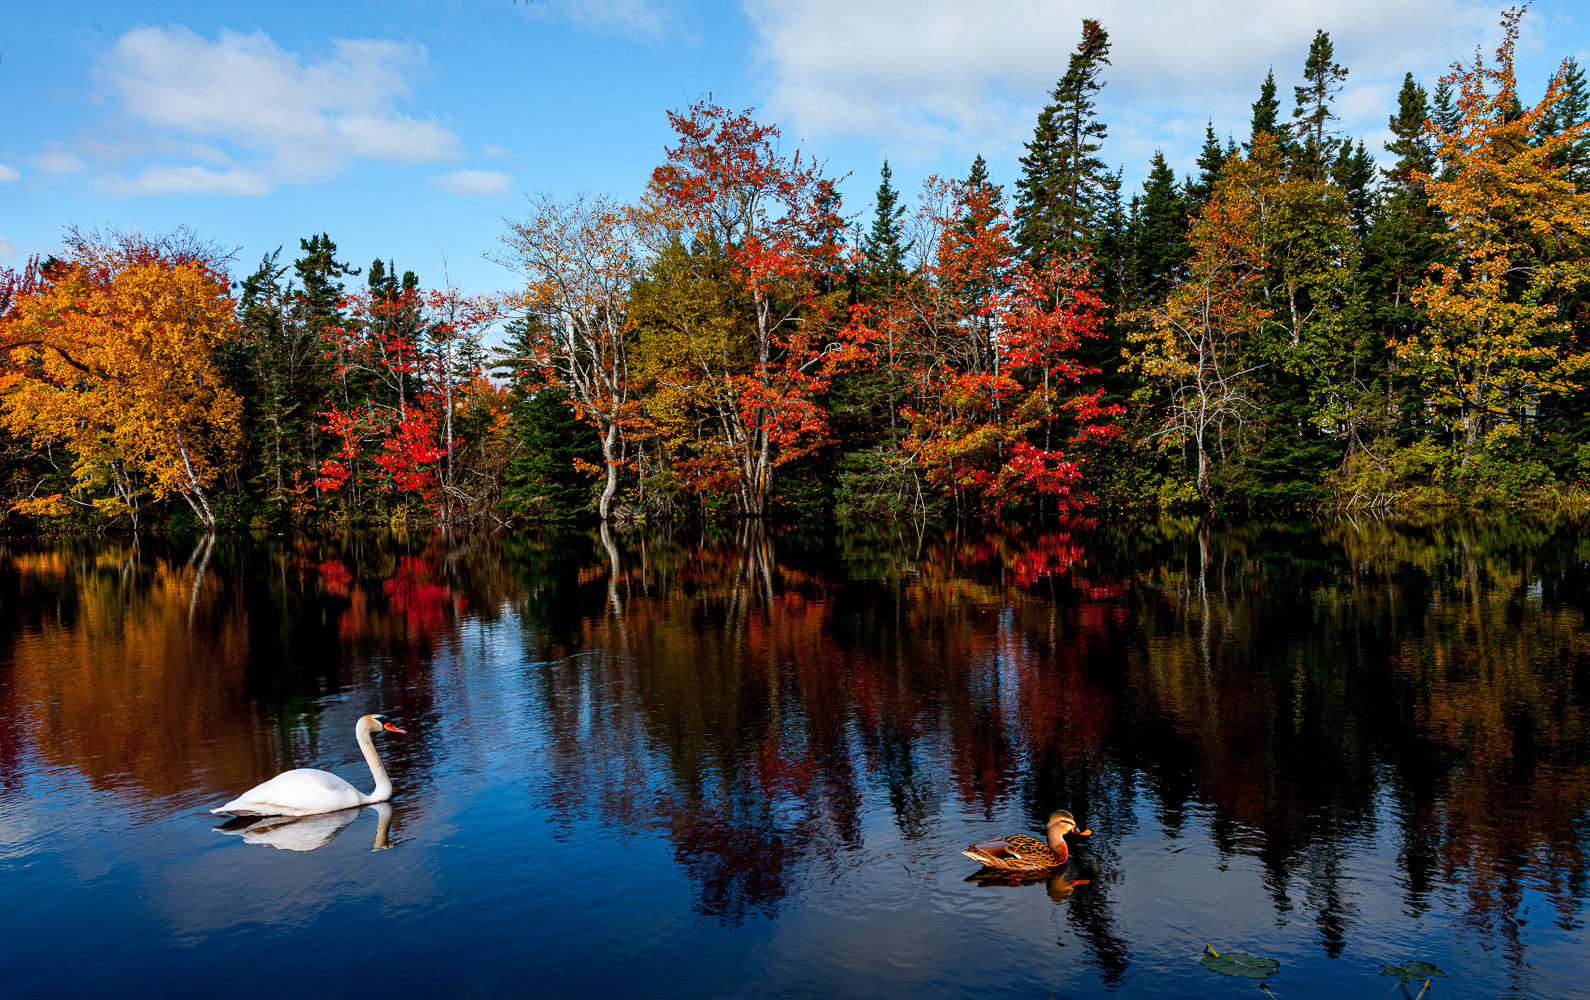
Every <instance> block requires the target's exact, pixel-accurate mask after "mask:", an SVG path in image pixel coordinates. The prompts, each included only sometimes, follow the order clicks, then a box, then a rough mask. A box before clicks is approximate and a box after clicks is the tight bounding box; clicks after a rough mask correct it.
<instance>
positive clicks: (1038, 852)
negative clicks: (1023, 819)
mask: <svg viewBox="0 0 1590 1000" xmlns="http://www.w3.org/2000/svg"><path fill="white" fill-rule="evenodd" d="M1005 844H1006V845H1007V846H1008V847H1009V849H1010V850H1012V851H1015V852H1016V853H1017V854H1019V855H1021V859H1022V860H1023V861H1030V862H1033V863H1034V864H1041V865H1052V864H1055V863H1056V861H1057V859H1056V858H1055V855H1054V852H1053V851H1051V850H1049V845H1048V844H1046V843H1044V842H1043V841H1041V840H1039V839H1038V838H1036V837H1029V836H1027V835H1026V834H1025V833H1018V834H1014V835H1013V836H1009V837H1006V838H1005Z"/></svg>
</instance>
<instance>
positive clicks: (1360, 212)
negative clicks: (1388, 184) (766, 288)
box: [1331, 140, 1375, 238]
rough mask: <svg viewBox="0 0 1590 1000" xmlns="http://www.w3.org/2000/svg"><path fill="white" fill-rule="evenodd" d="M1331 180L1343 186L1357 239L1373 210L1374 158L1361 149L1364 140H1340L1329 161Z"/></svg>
mask: <svg viewBox="0 0 1590 1000" xmlns="http://www.w3.org/2000/svg"><path fill="white" fill-rule="evenodd" d="M1331 180H1333V181H1335V182H1336V186H1337V187H1339V188H1341V189H1342V194H1343V195H1345V196H1346V198H1347V214H1348V215H1349V216H1350V217H1351V218H1352V220H1353V228H1354V229H1356V230H1357V231H1358V235H1359V237H1360V238H1362V237H1363V235H1364V234H1365V233H1367V232H1368V231H1369V222H1370V219H1371V217H1372V216H1373V214H1374V209H1375V189H1374V187H1373V186H1372V185H1373V184H1374V180H1375V160H1374V157H1372V156H1370V155H1369V153H1368V151H1367V150H1365V149H1364V143H1363V140H1359V142H1358V145H1357V146H1353V145H1352V144H1350V143H1345V142H1344V143H1342V148H1341V153H1340V155H1338V156H1337V157H1336V162H1335V163H1333V164H1331Z"/></svg>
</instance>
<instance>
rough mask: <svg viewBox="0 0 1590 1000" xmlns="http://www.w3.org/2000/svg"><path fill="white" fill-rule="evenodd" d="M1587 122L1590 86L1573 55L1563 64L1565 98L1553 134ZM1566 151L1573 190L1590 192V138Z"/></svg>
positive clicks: (1555, 117) (1554, 118)
mask: <svg viewBox="0 0 1590 1000" xmlns="http://www.w3.org/2000/svg"><path fill="white" fill-rule="evenodd" d="M1586 120H1590V86H1587V85H1586V83H1585V74H1584V70H1583V69H1581V68H1580V67H1579V61H1578V60H1577V59H1574V58H1572V57H1571V56H1570V57H1569V58H1568V60H1567V61H1566V62H1564V63H1563V86H1562V96H1561V97H1560V98H1559V99H1558V101H1557V107H1556V109H1555V111H1554V112H1553V115H1552V121H1551V128H1552V132H1553V133H1554V134H1560V133H1562V132H1566V131H1567V130H1568V129H1570V128H1573V127H1574V126H1575V125H1578V124H1580V123H1581V122H1584V121H1586ZM1563 152H1564V155H1563V164H1564V165H1565V166H1566V167H1567V168H1568V178H1569V180H1571V181H1573V185H1574V189H1575V190H1577V191H1590V136H1587V137H1585V138H1583V139H1580V140H1579V141H1578V142H1574V143H1569V144H1568V145H1567V148H1566V149H1565V150H1564V151H1563Z"/></svg>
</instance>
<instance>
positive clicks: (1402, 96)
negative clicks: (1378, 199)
mask: <svg viewBox="0 0 1590 1000" xmlns="http://www.w3.org/2000/svg"><path fill="white" fill-rule="evenodd" d="M1429 120H1430V101H1429V98H1428V96H1427V95H1426V94H1425V92H1424V88H1423V87H1421V86H1419V84H1418V83H1417V82H1416V81H1415V80H1414V78H1413V74H1412V73H1408V74H1406V75H1404V76H1403V78H1402V90H1401V91H1400V92H1399V93H1398V94H1397V113H1396V114H1394V115H1392V116H1391V118H1390V119H1389V120H1388V122H1387V124H1388V125H1389V126H1390V128H1391V135H1392V140H1391V141H1390V142H1388V143H1386V152H1388V153H1390V154H1392V155H1393V156H1395V157H1396V158H1397V161H1396V162H1395V163H1393V164H1392V165H1391V169H1389V170H1383V171H1381V173H1382V174H1383V175H1384V176H1385V179H1386V186H1387V194H1388V196H1389V197H1391V198H1397V197H1407V198H1411V199H1416V200H1419V201H1423V200H1424V185H1423V183H1422V182H1420V181H1419V180H1418V179H1417V178H1416V176H1415V175H1417V174H1429V173H1430V172H1431V171H1433V170H1434V169H1435V151H1434V150H1433V149H1431V147H1430V135H1429V132H1428V131H1427V130H1426V129H1425V123H1426V122H1428V121H1429Z"/></svg>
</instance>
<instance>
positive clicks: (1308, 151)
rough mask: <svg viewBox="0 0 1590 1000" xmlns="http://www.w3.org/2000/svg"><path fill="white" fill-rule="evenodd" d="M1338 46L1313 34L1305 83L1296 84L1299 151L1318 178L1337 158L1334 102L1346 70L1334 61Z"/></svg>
mask: <svg viewBox="0 0 1590 1000" xmlns="http://www.w3.org/2000/svg"><path fill="white" fill-rule="evenodd" d="M1334 58H1335V46H1333V45H1332V44H1331V36H1330V35H1329V34H1327V33H1326V32H1324V31H1316V32H1315V33H1314V41H1313V42H1312V43H1311V44H1310V45H1309V47H1308V59H1307V60H1306V61H1305V62H1304V63H1303V79H1304V81H1305V82H1304V84H1303V86H1301V87H1293V88H1292V94H1293V97H1294V98H1295V100H1296V104H1297V106H1296V107H1295V108H1293V109H1292V118H1293V120H1294V122H1295V123H1296V127H1297V132H1298V136H1299V137H1300V138H1301V139H1302V144H1301V148H1300V149H1299V150H1298V154H1299V156H1300V158H1301V161H1302V164H1303V168H1304V170H1306V171H1308V172H1309V173H1310V174H1311V175H1312V176H1315V177H1319V176H1321V175H1322V174H1323V173H1324V169H1325V167H1326V166H1327V165H1329V164H1330V163H1331V162H1332V161H1333V160H1334V159H1335V158H1336V157H1335V152H1336V151H1335V149H1334V141H1333V138H1332V130H1331V128H1330V123H1331V122H1333V121H1336V120H1337V119H1336V112H1335V111H1334V110H1332V105H1333V103H1334V102H1335V100H1336V95H1337V94H1339V93H1341V89H1342V82H1343V81H1344V80H1346V79H1347V70H1346V69H1345V68H1343V67H1342V66H1340V65H1338V64H1337V63H1335V62H1333V61H1332V60H1333V59H1334Z"/></svg>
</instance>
